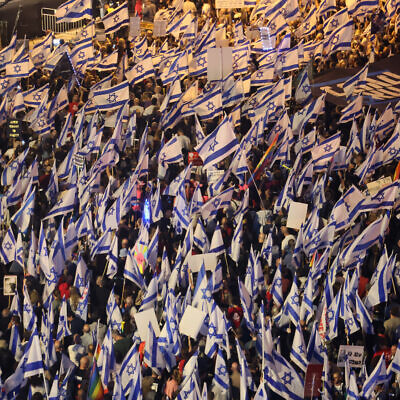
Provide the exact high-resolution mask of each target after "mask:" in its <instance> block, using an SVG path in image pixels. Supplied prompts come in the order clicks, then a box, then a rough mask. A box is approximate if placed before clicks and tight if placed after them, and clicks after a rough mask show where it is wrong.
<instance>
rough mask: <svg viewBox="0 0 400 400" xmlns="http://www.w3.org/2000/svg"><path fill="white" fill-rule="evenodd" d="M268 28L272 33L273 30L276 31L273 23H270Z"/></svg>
mask: <svg viewBox="0 0 400 400" xmlns="http://www.w3.org/2000/svg"><path fill="white" fill-rule="evenodd" d="M269 27H270V28H271V29H272V30H273V31H275V30H276V24H275V22H271V23H270V24H269Z"/></svg>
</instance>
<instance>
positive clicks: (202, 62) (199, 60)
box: [197, 57, 206, 68]
mask: <svg viewBox="0 0 400 400" xmlns="http://www.w3.org/2000/svg"><path fill="white" fill-rule="evenodd" d="M197 65H198V66H199V67H201V68H203V67H204V65H206V59H205V57H200V58H199V59H198V60H197Z"/></svg>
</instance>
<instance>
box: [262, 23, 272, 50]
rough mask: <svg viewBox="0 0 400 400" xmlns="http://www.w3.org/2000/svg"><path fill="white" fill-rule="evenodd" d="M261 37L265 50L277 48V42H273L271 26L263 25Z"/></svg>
mask: <svg viewBox="0 0 400 400" xmlns="http://www.w3.org/2000/svg"><path fill="white" fill-rule="evenodd" d="M260 39H261V43H262V47H263V50H272V49H274V48H275V43H273V42H272V40H273V39H272V37H271V34H270V31H269V28H267V27H266V26H262V27H261V28H260Z"/></svg>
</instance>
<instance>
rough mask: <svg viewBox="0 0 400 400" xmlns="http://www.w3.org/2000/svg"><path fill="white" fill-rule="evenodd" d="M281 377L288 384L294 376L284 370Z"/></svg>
mask: <svg viewBox="0 0 400 400" xmlns="http://www.w3.org/2000/svg"><path fill="white" fill-rule="evenodd" d="M281 379H282V381H283V383H284V384H285V385H290V384H291V383H292V380H293V379H294V378H293V377H292V374H291V373H290V372H285V373H284V374H283V376H282V378H281Z"/></svg>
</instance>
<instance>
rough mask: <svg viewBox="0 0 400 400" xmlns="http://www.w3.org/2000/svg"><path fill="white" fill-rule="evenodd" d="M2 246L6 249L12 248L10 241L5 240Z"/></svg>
mask: <svg viewBox="0 0 400 400" xmlns="http://www.w3.org/2000/svg"><path fill="white" fill-rule="evenodd" d="M4 248H5V249H6V250H11V249H12V244H11V243H10V242H7V243H6V244H4Z"/></svg>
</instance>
